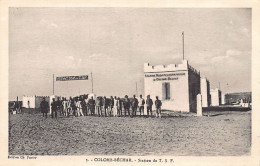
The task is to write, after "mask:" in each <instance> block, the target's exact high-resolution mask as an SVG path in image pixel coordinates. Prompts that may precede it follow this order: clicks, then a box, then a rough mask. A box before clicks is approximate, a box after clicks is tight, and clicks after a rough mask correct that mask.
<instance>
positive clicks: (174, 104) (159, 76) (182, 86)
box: [144, 60, 190, 112]
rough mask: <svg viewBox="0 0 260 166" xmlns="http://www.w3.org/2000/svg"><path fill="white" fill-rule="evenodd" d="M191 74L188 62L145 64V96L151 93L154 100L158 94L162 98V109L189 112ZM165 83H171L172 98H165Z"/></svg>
mask: <svg viewBox="0 0 260 166" xmlns="http://www.w3.org/2000/svg"><path fill="white" fill-rule="evenodd" d="M188 80H189V74H188V62H187V60H184V61H183V62H182V64H178V65H176V64H171V65H167V66H164V65H159V66H150V65H149V64H148V63H146V64H144V94H145V96H144V98H145V99H146V96H147V95H150V96H151V98H152V100H153V101H155V97H156V96H158V97H159V99H160V100H162V109H167V110H174V111H183V112H189V111H190V107H189V84H188ZM163 83H169V84H170V90H169V91H170V99H168V100H167V99H164V98H163Z"/></svg>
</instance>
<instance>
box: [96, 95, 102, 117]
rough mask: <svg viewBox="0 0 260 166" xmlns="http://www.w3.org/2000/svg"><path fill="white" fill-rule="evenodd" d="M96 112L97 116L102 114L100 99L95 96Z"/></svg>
mask: <svg viewBox="0 0 260 166" xmlns="http://www.w3.org/2000/svg"><path fill="white" fill-rule="evenodd" d="M96 114H97V115H98V116H102V112H101V99H100V98H99V97H97V98H96Z"/></svg>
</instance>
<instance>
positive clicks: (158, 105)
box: [154, 96, 162, 118]
mask: <svg viewBox="0 0 260 166" xmlns="http://www.w3.org/2000/svg"><path fill="white" fill-rule="evenodd" d="M154 104H155V107H156V117H157V118H158V117H159V118H161V106H162V102H161V100H159V99H158V96H156V100H155V102H154Z"/></svg>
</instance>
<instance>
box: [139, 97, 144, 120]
mask: <svg viewBox="0 0 260 166" xmlns="http://www.w3.org/2000/svg"><path fill="white" fill-rule="evenodd" d="M144 103H145V101H144V99H143V96H142V95H140V97H139V99H138V108H139V111H140V115H142V112H143V115H144Z"/></svg>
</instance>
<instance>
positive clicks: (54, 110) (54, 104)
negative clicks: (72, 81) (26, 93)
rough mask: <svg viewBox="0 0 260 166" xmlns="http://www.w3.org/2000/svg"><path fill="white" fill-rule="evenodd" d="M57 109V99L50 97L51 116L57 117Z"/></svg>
mask: <svg viewBox="0 0 260 166" xmlns="http://www.w3.org/2000/svg"><path fill="white" fill-rule="evenodd" d="M57 110H58V105H57V101H55V98H53V99H52V103H51V117H52V118H54V115H55V118H57Z"/></svg>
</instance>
